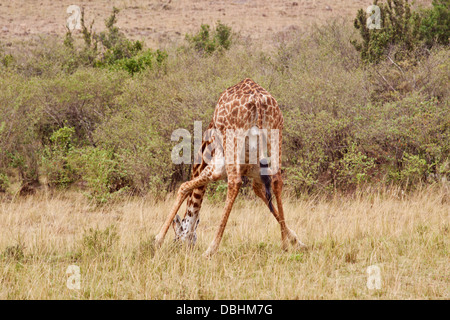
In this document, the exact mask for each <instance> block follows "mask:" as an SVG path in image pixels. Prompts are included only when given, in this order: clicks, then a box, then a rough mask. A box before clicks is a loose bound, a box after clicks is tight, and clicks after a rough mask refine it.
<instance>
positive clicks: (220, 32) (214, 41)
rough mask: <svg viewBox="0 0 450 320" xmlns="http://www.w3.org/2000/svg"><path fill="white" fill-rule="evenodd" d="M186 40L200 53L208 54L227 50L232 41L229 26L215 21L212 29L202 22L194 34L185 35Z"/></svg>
mask: <svg viewBox="0 0 450 320" xmlns="http://www.w3.org/2000/svg"><path fill="white" fill-rule="evenodd" d="M186 40H187V41H188V42H189V43H190V44H191V45H192V46H193V48H194V49H195V50H197V51H198V52H200V53H204V54H210V53H213V52H214V51H217V50H228V49H229V48H230V46H231V43H232V35H231V27H228V26H227V25H225V24H223V23H221V22H220V21H217V25H216V28H215V30H214V31H211V30H210V26H209V25H207V24H202V25H201V27H200V31H199V32H198V33H197V34H195V35H189V34H187V35H186Z"/></svg>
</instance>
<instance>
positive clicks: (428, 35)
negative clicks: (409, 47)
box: [419, 0, 450, 48]
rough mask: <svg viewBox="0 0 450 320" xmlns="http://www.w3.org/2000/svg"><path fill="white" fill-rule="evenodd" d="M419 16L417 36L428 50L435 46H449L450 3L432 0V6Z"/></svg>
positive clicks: (447, 0)
mask: <svg viewBox="0 0 450 320" xmlns="http://www.w3.org/2000/svg"><path fill="white" fill-rule="evenodd" d="M419 14H420V19H421V20H420V21H421V23H420V26H419V35H420V38H421V40H423V41H424V42H425V44H426V46H427V47H428V48H431V47H432V46H433V45H435V44H441V45H447V46H448V45H449V39H450V1H449V0H433V6H432V7H431V8H429V9H424V10H423V11H422V12H419Z"/></svg>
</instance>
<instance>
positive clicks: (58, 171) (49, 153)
mask: <svg viewBox="0 0 450 320" xmlns="http://www.w3.org/2000/svg"><path fill="white" fill-rule="evenodd" d="M74 134H75V129H74V128H70V127H66V126H64V127H63V128H61V129H59V130H57V131H54V132H53V134H52V135H51V137H50V141H51V145H47V146H46V147H45V149H44V151H43V155H42V167H43V173H44V174H46V176H47V181H48V184H49V185H50V186H62V187H66V186H68V185H69V184H71V183H72V182H74V181H75V180H76V179H77V168H74V167H72V165H71V163H70V161H69V157H70V155H71V152H72V151H73V149H74V146H73V144H74V143H73V136H74Z"/></svg>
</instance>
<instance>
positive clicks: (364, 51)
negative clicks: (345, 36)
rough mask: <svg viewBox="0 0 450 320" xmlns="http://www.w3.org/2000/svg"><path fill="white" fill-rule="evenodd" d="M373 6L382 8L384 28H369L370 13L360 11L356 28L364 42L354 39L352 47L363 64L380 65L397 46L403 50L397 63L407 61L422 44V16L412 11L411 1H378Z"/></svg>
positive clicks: (355, 23)
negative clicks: (411, 53) (391, 49)
mask: <svg viewBox="0 0 450 320" xmlns="http://www.w3.org/2000/svg"><path fill="white" fill-rule="evenodd" d="M374 4H375V5H377V6H379V8H380V14H381V28H380V29H369V27H368V26H367V24H366V21H367V18H368V15H367V13H366V12H365V11H364V10H363V9H360V10H358V13H357V16H356V19H355V21H354V26H355V28H356V29H358V30H359V31H360V35H361V38H362V42H357V41H356V40H352V43H353V45H354V46H355V48H356V50H357V51H359V52H360V53H361V58H362V60H363V61H367V62H379V61H380V60H381V59H382V58H383V57H384V56H385V55H387V54H389V52H388V50H389V49H390V48H391V47H392V46H394V45H397V46H400V47H401V50H399V51H397V54H396V55H395V56H394V58H395V60H398V59H402V58H405V57H406V55H407V54H408V53H409V52H411V51H413V49H414V48H415V47H416V46H417V45H418V42H419V35H418V27H419V25H420V21H419V15H418V14H417V13H413V12H411V7H410V5H409V3H408V0H406V1H404V0H387V1H386V3H378V1H377V0H375V1H374Z"/></svg>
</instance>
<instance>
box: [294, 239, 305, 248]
mask: <svg viewBox="0 0 450 320" xmlns="http://www.w3.org/2000/svg"><path fill="white" fill-rule="evenodd" d="M292 245H293V246H294V248H295V249H296V250H305V249H307V248H308V246H307V245H306V244H304V243H303V242H301V241H300V240H297V241H296V242H295V243H293V244H292Z"/></svg>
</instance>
